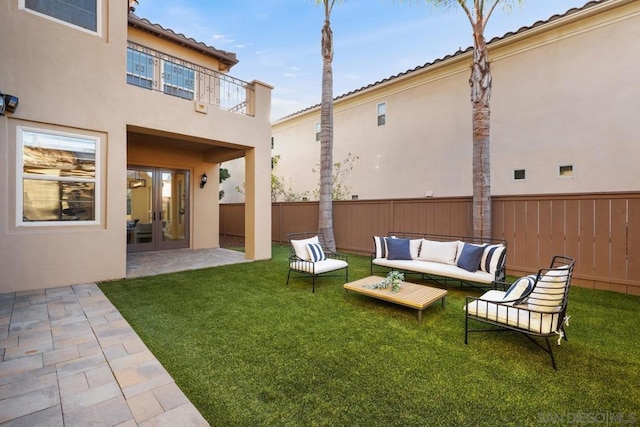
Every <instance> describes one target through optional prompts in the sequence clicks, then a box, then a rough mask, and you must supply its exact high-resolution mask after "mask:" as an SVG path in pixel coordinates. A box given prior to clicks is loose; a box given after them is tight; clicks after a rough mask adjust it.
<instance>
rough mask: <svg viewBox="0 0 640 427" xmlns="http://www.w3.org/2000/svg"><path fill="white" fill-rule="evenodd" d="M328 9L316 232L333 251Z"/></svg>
mask: <svg viewBox="0 0 640 427" xmlns="http://www.w3.org/2000/svg"><path fill="white" fill-rule="evenodd" d="M329 14H330V8H328V2H327V1H325V21H324V25H323V27H322V101H321V112H320V202H319V206H320V211H319V216H318V218H319V221H318V232H320V233H323V234H324V238H325V242H326V244H327V247H328V248H329V249H330V250H331V251H334V252H335V250H336V242H335V237H334V234H333V199H332V194H333V191H332V188H331V187H332V177H333V67H332V65H331V64H332V62H333V33H332V31H331V24H330V22H329Z"/></svg>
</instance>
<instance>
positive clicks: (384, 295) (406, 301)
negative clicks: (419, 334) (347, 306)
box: [344, 276, 447, 324]
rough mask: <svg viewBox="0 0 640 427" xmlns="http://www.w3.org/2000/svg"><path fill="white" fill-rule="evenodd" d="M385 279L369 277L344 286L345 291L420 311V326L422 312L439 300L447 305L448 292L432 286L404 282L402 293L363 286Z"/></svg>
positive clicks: (401, 287)
mask: <svg viewBox="0 0 640 427" xmlns="http://www.w3.org/2000/svg"><path fill="white" fill-rule="evenodd" d="M383 280H384V277H380V276H369V277H365V278H364V279H360V280H356V281H355V282H349V283H345V284H344V289H345V291H346V292H347V296H349V292H355V293H358V294H362V295H366V296H369V297H372V298H377V299H380V300H384V301H388V302H391V303H394V304H398V305H402V306H405V307H410V308H415V309H416V310H418V324H420V323H422V310H424V309H425V308H427V307H429V306H430V305H431V304H433V303H434V302H436V301H438V300H442V307H443V308H444V305H445V298H446V296H447V291H446V290H444V289H440V288H432V287H431V286H425V285H418V284H416V283H411V282H402V285H401V286H400V291H398V292H397V293H395V294H394V293H392V292H391V287H388V288H387V289H369V288H365V287H364V286H363V285H367V286H369V285H373V284H376V283H380V282H382V281H383Z"/></svg>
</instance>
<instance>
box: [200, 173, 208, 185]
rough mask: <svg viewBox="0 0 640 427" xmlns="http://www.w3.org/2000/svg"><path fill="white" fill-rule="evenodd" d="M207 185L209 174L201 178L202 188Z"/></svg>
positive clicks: (204, 174)
mask: <svg viewBox="0 0 640 427" xmlns="http://www.w3.org/2000/svg"><path fill="white" fill-rule="evenodd" d="M205 185H207V174H206V173H203V174H202V176H201V177H200V188H204V186H205Z"/></svg>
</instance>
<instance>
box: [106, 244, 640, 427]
mask: <svg viewBox="0 0 640 427" xmlns="http://www.w3.org/2000/svg"><path fill="white" fill-rule="evenodd" d="M287 255H288V249H287V248H284V247H282V246H274V250H273V259H272V260H271V261H259V262H254V263H248V264H238V265H233V266H224V267H217V268H211V269H204V270H196V271H188V272H184V273H175V274H168V275H163V276H154V277H148V278H142V279H130V280H122V281H117V282H109V283H102V284H101V285H100V287H101V289H102V290H103V291H104V293H105V294H106V295H107V297H108V298H109V299H110V300H111V301H112V302H113V303H114V304H115V306H116V307H117V308H118V309H119V310H120V312H121V313H122V314H123V315H124V317H125V318H126V319H127V320H128V321H129V323H130V324H131V325H132V326H133V328H134V329H135V330H136V332H137V333H138V334H139V335H140V337H141V338H142V339H143V340H144V342H145V343H146V344H147V346H148V347H149V348H150V349H151V351H152V352H153V353H154V354H155V355H156V357H157V358H158V359H159V360H160V362H161V363H162V364H163V365H164V366H165V367H166V369H167V370H168V371H169V373H170V374H171V375H172V376H173V378H175V380H176V382H177V383H178V385H179V386H180V388H182V390H183V391H184V392H185V394H186V395H187V396H188V397H189V398H190V399H191V401H192V402H193V403H194V404H195V406H196V407H197V408H198V409H199V410H200V411H201V413H202V414H203V416H204V417H205V418H206V419H207V420H208V421H209V423H211V425H213V426H236V425H239V426H256V425H263V426H273V425H288V426H323V425H331V426H378V425H380V426H382V425H384V426H387V425H398V426H414V425H415V426H426V425H428V426H435V425H446V426H453V425H465V426H466V425H473V426H476V425H488V426H495V425H513V426H525V425H539V424H560V425H565V424H574V425H581V424H594V422H597V424H601V425H604V423H603V422H602V421H606V420H608V421H609V425H613V424H615V423H612V422H611V421H616V420H617V421H624V422H629V421H635V423H637V420H638V418H640V391H639V390H638V387H639V385H640V336H639V335H640V334H639V333H638V327H639V326H640V310H639V309H640V297H634V296H628V295H622V294H618V293H613V292H605V291H594V290H588V289H581V288H573V289H572V290H571V296H570V300H569V310H568V312H569V314H570V315H571V320H570V326H569V327H568V328H567V334H568V337H569V341H568V342H564V341H563V343H562V345H561V346H560V347H557V346H554V351H555V355H556V360H557V363H558V371H554V370H553V369H552V367H551V363H550V360H549V356H548V355H547V354H546V353H544V352H543V351H542V350H540V349H539V348H537V347H536V346H535V345H533V343H531V342H529V341H528V340H527V339H526V338H525V337H523V336H521V335H519V334H517V333H512V332H508V333H499V334H472V335H470V337H469V344H468V345H465V344H464V314H463V313H464V312H463V310H462V307H463V305H464V297H465V296H466V295H478V293H477V292H475V291H473V290H470V289H459V288H458V289H456V288H454V289H450V291H449V295H448V296H447V305H446V308H445V309H442V307H441V305H440V304H439V303H438V304H435V305H433V306H432V307H429V308H428V309H426V310H425V312H424V318H423V322H422V324H421V325H419V326H418V325H417V322H416V314H415V311H414V310H409V309H406V308H403V307H400V306H397V305H392V304H388V303H385V302H382V301H378V300H374V299H371V298H367V297H364V296H360V295H351V296H350V297H349V299H347V298H345V293H344V290H343V289H342V286H341V284H342V281H341V279H340V278H326V279H320V280H319V282H318V284H317V285H316V293H315V294H313V293H311V283H310V281H308V280H305V279H295V280H292V282H291V283H290V285H289V287H287V286H285V283H286V277H287V260H286V257H287ZM349 264H350V279H352V280H355V279H358V278H361V277H365V276H368V275H369V258H368V257H360V256H355V255H351V256H350V257H349ZM342 280H344V279H342ZM554 342H555V341H554Z"/></svg>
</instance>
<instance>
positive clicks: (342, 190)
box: [312, 153, 360, 200]
mask: <svg viewBox="0 0 640 427" xmlns="http://www.w3.org/2000/svg"><path fill="white" fill-rule="evenodd" d="M359 158H360V157H358V156H355V155H353V154H351V153H349V154H347V157H346V158H345V159H344V160H343V161H341V162H335V163H334V164H333V176H332V178H331V182H332V186H331V197H332V199H333V200H346V199H348V198H349V196H350V195H351V187H350V186H348V185H346V181H347V178H348V177H349V174H350V173H351V171H352V170H353V165H354V164H355V162H356V160H358V159H359ZM316 166H318V165H316ZM312 172H314V173H315V172H318V169H312ZM313 195H314V196H315V197H316V198H318V197H319V195H320V190H319V189H317V190H315V191H314V192H313Z"/></svg>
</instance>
